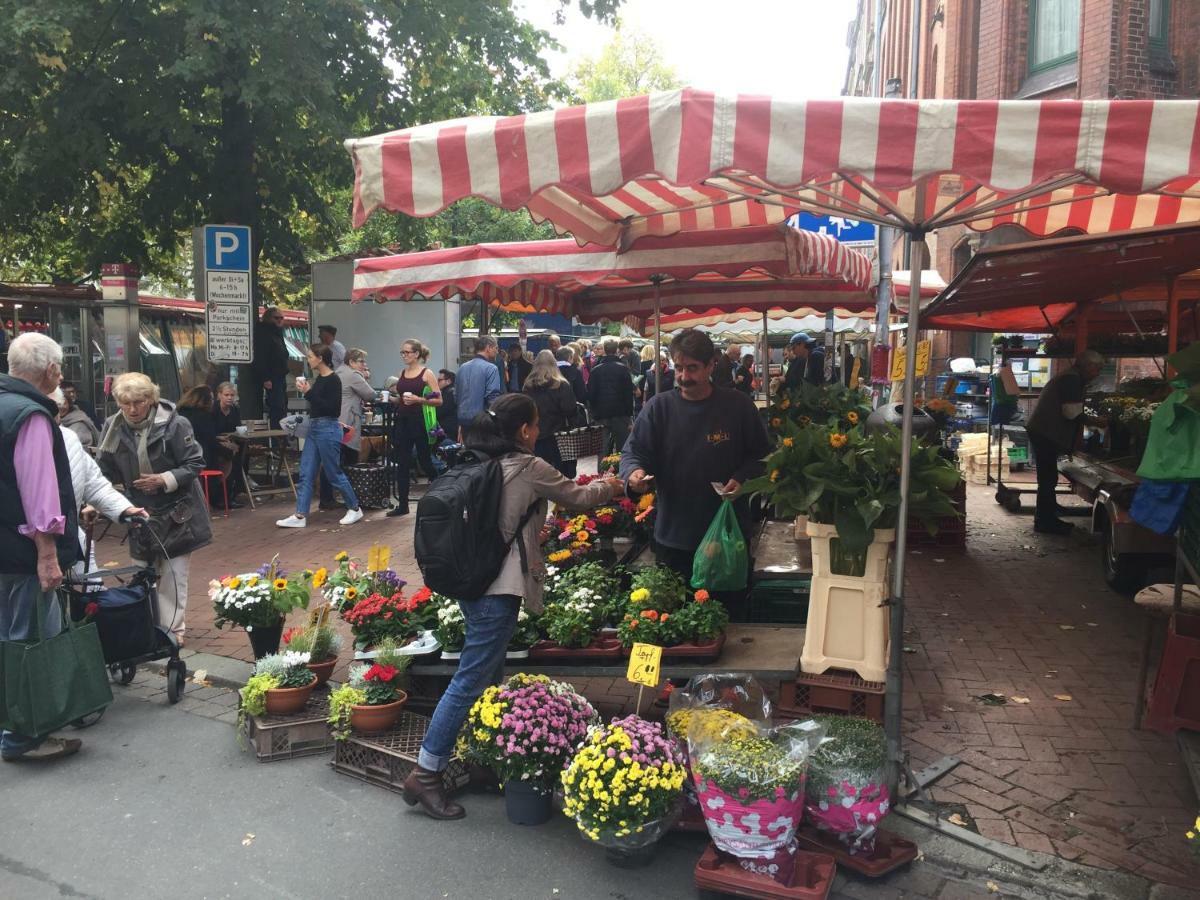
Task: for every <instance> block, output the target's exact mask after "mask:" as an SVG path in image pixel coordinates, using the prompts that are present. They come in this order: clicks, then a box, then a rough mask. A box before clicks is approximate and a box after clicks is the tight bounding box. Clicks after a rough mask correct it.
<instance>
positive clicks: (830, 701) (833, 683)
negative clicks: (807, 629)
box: [775, 669, 886, 725]
mask: <svg viewBox="0 0 1200 900" xmlns="http://www.w3.org/2000/svg"><path fill="white" fill-rule="evenodd" d="M885 692H886V688H885V686H884V685H883V683H882V682H876V681H864V680H863V679H862V678H859V677H858V675H856V674H855V673H854V672H843V671H841V670H839V669H830V670H829V671H827V672H823V673H821V674H820V675H810V674H808V673H807V672H801V673H800V674H799V675H798V676H797V677H796V680H795V681H787V682H784V683H783V685H782V686H781V687H780V689H779V706H778V708H777V709H776V711H775V715H776V717H778V718H780V719H800V718H804V717H807V716H811V715H813V714H814V713H840V714H841V715H846V716H862V717H863V718H864V719H870V720H871V721H873V722H878V723H879V724H881V725H882V724H883V697H884V693H885Z"/></svg>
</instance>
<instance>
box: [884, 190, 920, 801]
mask: <svg viewBox="0 0 1200 900" xmlns="http://www.w3.org/2000/svg"><path fill="white" fill-rule="evenodd" d="M923 194H924V191H922V190H918V191H917V197H918V201H919V200H920V199H921V197H922V195H923ZM917 208H918V209H920V208H921V206H920V203H919V202H918V206H917ZM924 258H925V233H924V232H923V231H918V232H916V233H915V234H913V235H912V241H911V243H910V244H909V254H908V269H909V272H910V278H911V281H910V282H909V288H908V332H907V337H906V339H905V353H904V420H903V427H902V429H901V441H902V444H901V448H900V511H899V513H898V514H897V516H896V558H895V564H894V565H893V567H892V603H891V607H890V613H891V615H890V623H889V624H890V627H889V638H890V641H891V644H890V647H889V653H888V670H887V694H886V696H885V699H884V713H883V727H884V731H885V732H886V733H887V747H888V758H887V778H888V788H889V790H891V791H892V794H891V796H893V797H895V796H898V793H897V788H898V787H899V785H900V771H901V764H902V762H903V760H904V757H903V751H902V748H901V744H902V735H901V731H902V728H903V722H902V718H901V712H902V709H903V706H904V696H903V691H904V555H905V551H906V550H907V549H908V533H907V532H908V489H909V483H910V481H911V478H912V435H913V422H912V420H913V388H914V382H915V381H916V369H917V334H918V332H919V330H920V322H921V267H922V265H923V264H924Z"/></svg>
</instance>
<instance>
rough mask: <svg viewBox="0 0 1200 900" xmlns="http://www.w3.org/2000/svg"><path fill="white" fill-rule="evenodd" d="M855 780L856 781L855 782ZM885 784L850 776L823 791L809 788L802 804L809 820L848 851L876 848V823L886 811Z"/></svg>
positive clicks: (867, 852)
mask: <svg viewBox="0 0 1200 900" xmlns="http://www.w3.org/2000/svg"><path fill="white" fill-rule="evenodd" d="M855 782H857V784H855ZM889 808H890V801H889V799H888V789H887V785H886V784H883V783H882V780H880V781H879V782H875V781H874V780H872V779H867V780H866V781H865V782H864V781H863V780H862V779H860V778H855V777H850V778H848V779H847V780H844V781H842V782H841V784H837V785H831V786H829V787H827V788H825V789H824V791H820V792H817V791H809V793H808V798H807V800H806V801H805V804H804V810H805V813H806V814H807V816H808V820H809V821H810V822H811V823H812V824H813V825H814V826H816V828H817V830H818V831H821V832H823V833H825V834H828V835H830V836H831V837H834V838H836V839H837V840H838V842H839V843H841V844H842V845H843V846H844V847H845V848H846V849H847V850H849V852H850V853H852V854H854V853H865V854H867V855H870V854H871V853H873V852H874V850H875V836H876V834H878V832H879V823H880V822H881V821H883V817H884V816H886V815H887V814H888V809H889Z"/></svg>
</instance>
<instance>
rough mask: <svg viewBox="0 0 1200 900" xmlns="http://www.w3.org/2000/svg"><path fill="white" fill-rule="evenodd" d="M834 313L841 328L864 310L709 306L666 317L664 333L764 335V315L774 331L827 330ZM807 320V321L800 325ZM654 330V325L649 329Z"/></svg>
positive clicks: (855, 319) (773, 332)
mask: <svg viewBox="0 0 1200 900" xmlns="http://www.w3.org/2000/svg"><path fill="white" fill-rule="evenodd" d="M828 312H832V313H833V316H834V320H835V321H836V322H837V323H838V330H844V329H843V327H842V326H843V325H844V324H845V323H846V322H858V321H860V313H857V312H854V311H853V310H848V309H840V308H834V309H831V310H818V309H813V308H812V307H802V308H799V309H772V310H769V311H765V312H758V311H756V310H753V309H733V310H723V309H705V310H696V311H694V312H686V313H675V314H673V315H668V316H663V317H662V330H663V331H664V332H674V331H682V330H683V329H684V328H699V329H701V330H702V331H705V332H707V333H709V334H723V333H726V332H743V331H754V332H755V333H756V334H757V336H758V337H759V338H761V337H762V330H763V315H766V317H767V329H768V331H769V332H770V333H771V334H789V335H790V334H795V333H796V332H797V331H812V330H817V331H823V330H824V329H825V314H826V313H828ZM800 323H803V324H800ZM647 330H648V332H652V331H653V329H652V328H648V329H647Z"/></svg>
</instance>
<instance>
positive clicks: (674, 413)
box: [620, 328, 770, 587]
mask: <svg viewBox="0 0 1200 900" xmlns="http://www.w3.org/2000/svg"><path fill="white" fill-rule="evenodd" d="M669 352H670V356H671V359H672V361H673V363H674V367H675V368H674V371H675V387H676V388H678V390H670V391H666V390H664V391H663V392H662V393H660V394H657V395H655V396H654V397H653V398H651V399H650V400H649V401H648V402H647V403H646V406H645V407H644V408H643V409H642V412H641V414H640V415H639V416H638V418H637V421H636V422H634V425H633V433H632V434H631V435H630V436H629V440H627V441H626V442H625V448H624V450H623V451H622V453H621V469H620V472H621V478H622V479H624V480H625V482H626V485H627V487H628V489H629V490H630V491H631V492H632V493H637V494H644V493H646V492H647V491H654V492H655V493H656V501H655V502H656V506H657V508H658V512H657V515H656V518H655V523H654V539H655V542H656V544H657V547H656V555H657V558H658V561H659V562H660V563H663V564H664V565H667V566H670V567H671V568H672V569H674V570H675V571H676V572H679V573H680V574H681V575H684V576H685V578H687V579H690V578H691V574H692V559H693V557H694V556H695V554H696V548H697V547H699V546H700V541H701V539H702V538H703V537H704V533H705V532H706V531H707V530H708V526H709V524H710V523H711V522H712V519H713V516H714V515H716V512H717V509H718V508H719V507H720V504H721V498H720V497H718V496H717V493H716V491H714V490H713V488H712V484H713V482H716V483H717V484H720V485H722V486H723V488H722V490H723V491H724V492H726V493H728V492H732V491H736V490H738V489H739V488H740V487H741V486H742V484H744V483H745V481H746V479H748V478H753V477H755V476H756V475H758V474H760V473H761V472H762V459H763V457H765V456H766V455H767V453H768V452H769V451H770V444H769V442H768V439H767V430H766V427H765V426H764V425H763V422H762V418H761V417H760V416H759V414H758V408H757V407H756V406H755V405H754V401H753V400H751V399H750V398H749V397H748V396H746V395H745V394H743V393H741V392H740V391H735V390H733V389H731V388H718V387H713V383H712V373H713V365H714V363H715V362H716V355H717V354H716V348H714V347H713V342H712V340H711V339H710V338H709V337H708V335H706V334H704V333H703V332H700V331H697V330H696V329H694V328H688V329H686V330H684V331H681V332H680V333H679V334H677V335H676V336H675V338H674V339H673V340H672V341H671V346H670V350H669ZM735 503H736V506H737V511H738V520H739V522H740V523H741V525H742V533H743V534H745V535H748V534H749V531H748V526H749V523H750V516H749V506H748V503H747V500H746V498H744V497H743V498H740V499H739V500H737V501H735ZM695 587H704V585H695Z"/></svg>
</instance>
